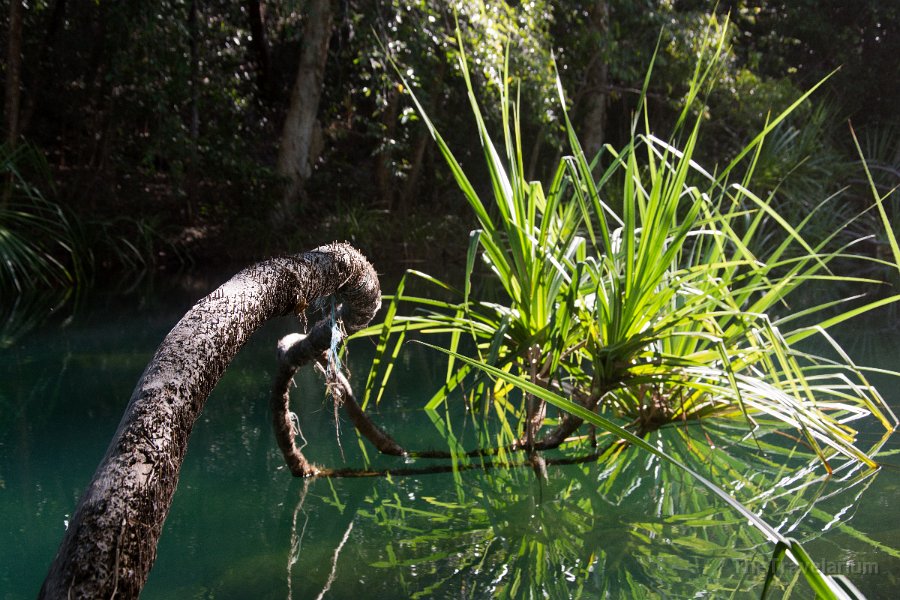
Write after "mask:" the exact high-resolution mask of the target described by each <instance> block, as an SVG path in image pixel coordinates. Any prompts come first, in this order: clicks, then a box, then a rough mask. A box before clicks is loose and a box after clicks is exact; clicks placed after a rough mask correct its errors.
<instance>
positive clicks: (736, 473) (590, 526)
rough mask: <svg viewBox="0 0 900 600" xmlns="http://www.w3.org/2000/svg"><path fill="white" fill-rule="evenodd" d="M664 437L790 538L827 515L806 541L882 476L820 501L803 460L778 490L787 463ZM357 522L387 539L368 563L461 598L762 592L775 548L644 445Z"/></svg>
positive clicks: (793, 579)
mask: <svg viewBox="0 0 900 600" xmlns="http://www.w3.org/2000/svg"><path fill="white" fill-rule="evenodd" d="M713 435H716V434H715V433H713ZM654 436H658V439H659V440H660V441H661V442H663V441H664V442H665V443H666V445H667V446H669V447H671V448H672V452H673V453H674V454H675V455H676V456H678V457H679V458H680V459H682V460H685V461H692V460H693V461H704V462H706V463H707V464H706V467H707V468H709V469H710V470H714V471H718V472H720V473H722V474H723V475H724V476H727V478H728V479H730V480H731V481H732V484H731V485H732V488H733V489H734V490H738V489H740V490H741V492H740V494H741V496H742V497H743V498H746V503H747V505H748V506H749V507H751V508H752V509H753V510H759V509H761V507H762V506H763V505H766V510H767V512H768V513H769V514H770V515H772V516H773V517H774V518H775V519H777V520H778V521H780V522H782V523H784V525H783V529H784V530H791V529H793V528H795V527H797V526H799V525H800V524H801V522H802V521H804V520H807V519H809V515H810V514H817V519H816V520H817V521H818V520H821V523H818V522H817V524H816V525H817V526H816V527H808V528H805V529H806V530H809V533H807V532H806V530H801V533H798V532H795V535H804V536H815V535H818V534H819V533H820V531H819V530H820V529H821V526H822V525H823V524H824V523H826V522H828V521H830V520H833V519H834V518H835V517H834V515H833V514H830V513H826V512H825V511H823V510H821V509H819V508H817V506H818V505H819V504H821V503H822V500H823V498H825V497H834V496H839V495H843V496H846V495H848V494H853V493H854V491H856V490H855V489H854V488H858V487H860V484H862V485H863V486H864V485H866V484H867V483H868V482H870V481H872V478H871V477H869V478H868V479H866V480H865V481H862V482H861V481H859V480H858V479H854V478H853V477H852V476H848V474H847V473H842V475H844V476H843V477H842V478H841V480H842V482H841V483H840V484H839V485H833V484H832V485H830V486H829V487H828V493H822V486H823V485H825V483H824V482H825V478H824V477H823V476H822V475H820V474H816V473H814V471H815V468H814V464H813V463H809V464H804V463H802V462H801V463H797V466H798V467H799V468H798V469H797V470H796V473H795V474H794V475H793V476H792V477H791V478H790V481H788V482H785V484H784V485H783V486H782V487H781V488H780V489H778V490H777V491H775V490H773V486H774V484H775V482H777V481H779V480H783V479H784V478H785V475H786V473H785V472H784V471H783V469H781V468H780V467H778V466H776V465H772V466H768V467H762V468H760V467H759V466H758V465H756V464H755V463H756V461H755V460H754V459H749V460H748V458H749V457H747V456H741V455H737V456H736V455H727V454H723V453H710V454H709V456H708V457H707V456H704V454H705V453H706V452H707V451H706V449H704V448H700V447H699V446H697V445H693V446H692V445H691V444H690V442H689V441H687V440H686V438H684V437H682V434H681V432H680V431H676V430H672V431H668V432H665V433H663V432H660V433H657V434H654ZM772 452H774V453H776V454H779V455H784V456H786V455H787V454H789V453H790V450H785V449H780V450H779V449H774V450H772ZM707 459H708V461H707ZM870 473H871V472H870ZM850 475H852V474H850ZM358 514H359V515H360V516H361V517H362V522H361V523H360V527H359V528H358V529H357V531H364V532H365V533H364V534H361V535H365V537H366V538H369V539H370V538H371V537H372V536H374V535H376V533H377V530H376V532H373V533H369V531H370V530H371V528H365V527H364V523H365V522H366V521H369V522H371V523H374V524H375V525H376V526H377V529H378V530H381V531H382V533H383V535H384V537H385V544H384V550H383V551H382V552H381V553H379V554H377V555H375V556H371V555H369V556H367V560H368V561H369V564H370V565H371V566H373V567H376V568H378V569H381V570H383V572H384V576H383V579H384V580H387V581H393V580H395V579H397V580H400V581H401V582H402V583H401V585H403V586H404V587H403V591H404V594H405V595H406V596H408V597H418V598H425V597H446V596H449V595H451V593H452V592H453V591H456V590H465V593H463V597H495V598H518V597H525V596H527V595H528V594H531V595H532V596H534V597H549V598H578V597H584V598H595V597H609V598H643V597H672V598H681V597H690V596H692V595H694V594H695V593H696V591H697V590H700V589H703V590H706V591H707V592H708V593H709V594H710V595H711V596H712V597H719V596H726V597H727V596H730V595H732V594H734V595H736V596H737V597H758V594H759V589H760V586H761V585H762V584H763V582H764V580H765V579H766V571H767V563H768V559H769V553H770V550H769V548H768V546H767V545H766V543H765V542H766V541H765V538H764V537H763V536H761V535H759V534H758V532H757V531H756V530H754V529H753V528H747V527H745V526H744V525H745V523H744V522H743V520H742V519H740V518H738V517H732V516H731V515H730V514H729V513H722V511H721V510H719V508H718V507H717V505H716V503H715V502H713V501H712V500H711V498H710V496H709V495H708V494H706V493H705V490H704V488H702V487H698V486H696V485H694V482H693V481H692V479H691V478H690V477H689V476H687V475H686V474H685V473H684V472H683V471H681V470H680V469H673V468H672V467H671V466H668V465H666V464H665V463H664V462H663V463H659V462H658V461H656V460H654V459H650V460H647V459H646V456H645V455H644V453H643V452H642V451H641V450H639V449H637V448H633V447H632V448H624V447H616V448H615V449H613V450H611V451H610V452H608V453H606V455H605V456H604V461H603V464H602V465H597V464H593V465H582V466H572V467H567V468H565V469H556V470H552V471H550V475H549V478H548V480H546V481H545V482H543V483H542V484H541V487H540V490H538V489H537V488H536V487H535V483H534V479H533V477H531V476H530V474H528V473H527V472H525V471H521V470H519V471H517V470H492V471H488V472H485V473H482V474H472V475H465V476H464V479H463V480H462V481H461V482H460V483H459V484H458V485H457V486H456V488H455V489H452V490H448V491H447V494H444V495H438V496H425V497H422V498H414V497H412V496H410V497H405V496H404V495H403V494H389V495H387V496H381V495H379V494H378V493H377V492H375V493H372V494H371V495H370V496H369V497H368V498H367V499H366V501H365V505H364V508H363V509H362V510H360V512H359V513H358ZM373 546H374V547H377V546H378V545H377V544H373ZM798 577H799V571H798V570H796V569H792V568H788V567H787V566H786V565H785V566H784V567H783V568H782V569H781V570H780V572H779V578H778V579H777V580H776V581H773V583H772V589H773V591H777V590H780V591H781V593H782V594H783V595H784V597H788V596H790V595H791V590H792V588H793V587H794V586H795V585H796V583H797V578H798ZM770 597H774V595H770Z"/></svg>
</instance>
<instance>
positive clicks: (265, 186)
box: [2, 0, 900, 268]
mask: <svg viewBox="0 0 900 600" xmlns="http://www.w3.org/2000/svg"><path fill="white" fill-rule="evenodd" d="M726 15H727V16H728V19H726V18H725V17H726ZM5 16H6V21H5V23H3V32H4V35H5V41H6V42H7V43H6V48H7V60H6V61H5V67H4V68H3V71H2V76H3V78H4V88H5V92H6V93H5V98H6V101H5V103H4V108H3V110H4V121H3V122H4V125H5V128H6V131H5V134H6V135H5V139H6V145H7V146H8V147H9V148H10V149H11V148H12V147H15V146H17V145H21V144H22V143H24V142H27V143H28V144H30V146H31V147H32V148H34V149H36V151H37V152H38V154H39V155H41V156H42V157H43V159H44V160H45V162H46V164H47V165H48V167H49V168H48V169H44V170H35V169H32V168H31V167H29V165H28V164H26V163H27V161H22V160H19V161H18V162H16V161H13V160H12V159H11V161H10V163H9V168H10V169H11V170H12V171H15V172H16V173H17V174H19V175H21V176H22V178H23V179H24V180H25V181H27V182H28V184H29V185H31V186H35V187H36V188H37V189H39V190H40V191H41V192H42V194H43V196H44V197H45V198H47V199H48V200H51V201H53V202H55V203H57V204H58V205H59V206H60V207H61V208H62V210H63V211H65V213H66V214H67V215H70V218H73V219H74V218H76V217H77V221H78V223H79V231H80V233H79V236H77V237H78V240H79V241H78V244H77V245H78V246H79V248H81V254H82V256H83V257H88V259H89V262H93V263H94V264H93V266H95V267H101V268H104V267H117V266H123V265H124V266H128V265H134V264H138V265H141V266H148V265H150V264H153V263H156V262H160V261H163V262H164V261H167V260H172V259H173V258H177V257H182V259H183V258H184V257H185V256H187V255H190V256H192V258H194V259H197V260H201V261H203V260H210V259H213V260H217V261H220V260H223V259H250V258H257V257H258V256H259V255H260V254H262V253H264V252H271V251H273V250H277V251H283V250H290V249H292V248H295V247H297V246H298V245H301V244H303V245H309V244H314V243H319V242H321V241H325V240H326V239H332V238H345V239H348V240H350V241H354V242H356V243H358V244H361V245H362V246H363V247H364V249H366V250H367V251H370V252H375V253H376V255H377V254H386V253H388V252H391V253H395V252H396V250H397V248H398V247H401V246H403V247H407V246H411V247H414V248H417V249H425V248H437V249H441V250H446V248H447V247H448V245H450V244H448V239H449V237H447V238H443V237H442V236H450V235H452V234H453V233H457V232H460V231H462V232H464V231H466V230H467V229H466V223H465V222H464V219H465V217H463V216H462V215H463V214H464V211H463V210H462V204H461V203H460V201H459V198H458V196H457V195H456V194H455V192H454V190H453V185H452V182H451V181H450V180H449V179H448V178H447V175H446V174H445V173H443V172H442V169H441V168H440V165H439V163H438V162H437V161H438V160H439V159H438V158H437V157H436V156H435V150H434V148H433V147H432V145H431V143H430V138H429V136H428V133H427V131H426V129H425V127H424V126H423V125H422V123H421V122H420V121H419V119H418V118H417V117H416V114H415V111H414V110H413V106H412V103H411V100H410V99H409V97H408V96H407V95H406V94H405V93H404V91H405V90H404V89H403V85H402V84H401V83H400V80H399V78H398V76H397V75H398V74H397V73H395V72H394V70H393V69H392V68H391V67H390V64H389V63H390V62H391V61H394V62H395V63H396V64H397V65H399V68H400V70H401V72H402V74H403V76H404V77H405V78H406V80H407V81H408V83H409V85H412V86H414V87H415V88H416V90H417V94H418V96H419V98H420V99H421V101H422V102H423V104H424V105H425V108H426V110H428V111H429V113H430V114H433V115H435V120H436V122H437V124H438V125H439V126H440V127H441V130H442V131H445V132H449V135H448V143H449V144H450V145H451V147H453V148H455V149H456V151H457V153H458V155H459V156H460V159H461V160H462V161H466V160H471V155H472V154H474V155H476V158H477V154H478V153H479V149H478V148H477V147H473V146H472V144H471V141H472V140H474V139H477V138H476V137H474V136H477V133H476V132H475V129H474V125H473V124H472V123H471V122H470V120H469V118H468V116H467V113H466V110H465V106H466V103H467V99H466V92H465V90H464V89H463V88H462V87H461V83H460V78H459V77H458V76H457V75H458V74H457V73H456V71H457V69H458V67H457V66H456V55H457V52H458V48H457V45H456V41H455V38H454V35H453V31H454V29H455V26H456V24H457V23H458V24H459V26H460V29H461V31H462V34H463V41H464V43H465V44H466V45H467V46H468V47H469V48H471V49H472V50H471V52H472V54H473V56H472V57H471V59H472V64H473V69H474V75H475V80H476V81H475V85H476V86H477V87H478V88H479V89H482V90H485V92H486V93H491V90H494V93H496V90H497V89H498V86H499V85H500V84H501V83H502V82H501V81H500V79H499V78H500V77H501V75H500V74H501V72H502V69H501V65H502V63H503V61H504V59H505V57H506V55H507V54H508V55H509V61H510V65H511V72H513V73H515V74H516V76H517V77H518V78H519V84H518V85H519V86H521V88H523V89H524V90H526V91H527V93H523V94H521V97H522V114H521V115H519V118H520V121H521V127H522V130H523V135H524V136H525V137H526V138H528V139H529V140H535V142H536V143H534V144H531V145H530V146H531V147H532V148H533V151H532V152H531V154H530V155H529V156H527V157H525V160H526V162H527V165H526V166H527V170H528V173H529V175H530V176H533V177H540V176H546V175H547V173H545V172H544V171H545V170H547V169H549V168H550V165H552V164H554V159H555V158H556V156H557V155H558V154H559V153H560V152H561V151H562V150H561V149H562V148H563V145H564V144H563V141H564V136H563V133H562V126H561V123H560V119H559V117H560V115H559V114H558V109H557V105H556V103H555V90H554V88H553V86H554V73H555V71H556V70H558V71H559V73H560V74H561V78H562V81H563V84H564V87H565V89H566V91H567V93H568V94H569V96H568V101H569V103H570V110H571V113H572V115H573V118H574V119H575V121H576V123H575V125H576V130H578V131H579V134H580V135H581V136H582V137H583V139H582V142H583V143H584V145H585V147H586V148H587V149H588V150H589V151H596V150H598V149H599V148H600V147H601V146H602V144H604V143H611V144H613V145H614V146H615V145H616V144H617V143H622V142H623V141H624V140H627V139H628V136H629V130H630V127H631V122H632V119H633V114H632V113H633V111H634V110H635V107H636V102H637V99H638V96H639V92H640V91H641V88H642V86H643V83H644V78H645V75H646V74H647V69H648V66H649V65H650V63H651V58H653V57H654V56H655V66H654V69H653V75H652V77H651V78H650V80H649V89H648V92H647V98H648V101H649V102H650V103H651V105H652V109H653V110H652V111H651V114H652V115H653V118H654V119H656V120H658V121H659V123H658V125H659V126H660V127H661V128H663V129H668V127H669V125H670V124H671V121H672V119H674V118H675V117H676V116H677V114H678V112H679V107H680V106H681V104H682V103H683V100H684V98H683V96H684V94H685V93H686V90H687V82H688V81H689V79H690V77H691V75H692V69H693V66H694V59H695V55H696V51H697V48H698V47H699V45H700V44H701V43H702V39H701V37H702V35H703V31H705V29H706V27H707V26H708V24H709V23H710V22H712V23H715V24H718V26H719V27H728V31H727V36H728V42H729V47H728V49H727V60H725V61H723V63H722V64H723V67H722V68H721V70H720V72H719V73H717V74H716V78H717V81H718V85H717V86H716V88H715V91H714V92H713V93H712V94H711V95H710V96H709V98H707V102H706V103H707V106H708V107H709V112H710V114H711V115H712V117H711V119H710V121H711V123H710V124H709V126H708V127H706V129H705V131H706V134H705V136H704V138H703V139H702V140H701V141H700V144H701V146H702V148H703V152H704V155H705V157H706V160H707V162H709V163H716V162H721V161H725V160H727V159H728V158H729V155H730V154H731V153H733V152H735V151H736V149H738V148H741V147H743V145H744V144H745V143H746V142H747V141H748V136H750V135H751V133H752V132H754V131H757V130H758V129H759V127H760V125H761V124H762V123H763V122H764V121H765V119H766V118H767V115H768V114H769V112H770V111H776V112H777V111H779V110H781V109H783V108H784V107H785V106H787V105H788V104H789V103H790V102H791V101H793V99H795V98H797V97H798V96H799V95H800V93H801V92H802V91H803V90H805V89H808V88H809V87H810V86H812V85H813V84H815V83H816V82H818V81H819V80H821V79H822V78H823V77H826V76H828V75H829V74H831V73H832V72H833V71H835V69H839V70H838V71H837V72H836V73H835V74H834V75H832V76H831V78H830V79H829V80H828V82H827V83H826V86H825V92H824V93H822V94H820V95H817V96H816V97H815V98H814V100H813V101H812V102H811V103H809V104H810V106H809V108H807V109H806V110H804V111H799V112H798V113H797V115H798V116H797V117H796V118H795V120H794V121H793V122H792V123H791V124H788V125H786V126H785V127H786V128H788V127H793V128H794V130H796V131H803V130H809V131H810V133H809V134H808V135H807V136H806V137H805V138H804V137H802V136H800V137H795V139H796V140H799V141H805V142H807V144H806V145H805V146H804V145H802V144H800V145H799V147H798V148H797V149H796V151H795V152H794V153H793V154H790V156H788V157H787V158H781V159H777V160H776V159H774V158H773V163H772V164H769V165H765V166H764V168H761V169H758V170H757V172H758V173H759V174H760V176H762V175H766V176H768V177H769V178H770V179H771V186H776V185H780V184H782V183H783V179H784V176H785V175H786V174H787V173H789V172H794V173H795V174H796V173H797V171H798V165H801V164H805V165H806V166H805V167H804V168H803V169H799V171H800V175H803V174H804V173H806V181H807V182H819V181H821V173H822V172H823V170H828V171H829V172H832V173H838V172H841V169H840V168H838V167H839V166H840V165H841V164H844V163H846V162H847V160H848V158H847V156H850V159H852V158H853V154H852V152H850V150H852V146H851V145H850V143H849V135H848V134H847V129H846V126H845V122H846V121H847V120H848V119H851V120H852V122H853V124H854V127H856V129H857V130H859V131H863V132H869V133H867V134H865V136H864V137H866V136H867V137H866V139H869V140H871V146H872V152H873V153H876V154H880V156H879V157H877V158H879V159H882V160H884V161H885V163H886V164H890V165H893V167H894V168H895V167H896V162H897V156H896V151H897V148H896V144H895V143H894V144H893V145H892V143H891V142H890V139H891V137H892V136H890V135H884V133H883V132H886V131H887V132H889V131H894V130H896V128H897V127H898V126H900V113H898V109H897V107H898V106H900V88H898V85H900V84H898V79H900V78H898V77H896V76H895V74H896V58H895V57H896V56H897V55H898V51H900V48H898V44H900V41H898V40H900V36H898V28H900V8H898V7H897V5H896V3H895V2H892V1H890V0H862V1H860V2H853V3H850V2H846V1H844V0H829V1H827V2H811V1H802V2H771V1H761V0H753V1H747V0H735V1H728V2H721V1H720V2H712V1H707V0H682V1H671V0H641V1H640V2H625V1H622V0H565V1H563V2H546V1H544V0H533V1H530V2H517V1H503V0H482V1H479V2H459V1H450V0H445V1H435V2H422V1H415V0H379V1H378V2H358V1H354V0H351V1H350V2H341V3H337V2H333V1H331V0H319V1H317V2H280V3H273V2H265V1H262V0H248V1H244V2H240V3H234V2H219V1H215V0H206V1H202V0H165V1H164V2H160V3H154V4H152V5H151V4H146V3H133V2H106V1H101V2H91V1H87V0H81V1H79V0H39V1H37V2H33V3H27V4H25V3H21V2H19V1H18V0H16V1H13V2H10V8H9V11H8V13H7V14H6V15H5ZM726 23H727V25H726ZM813 104H815V105H818V106H820V107H821V106H824V107H826V108H825V109H821V110H825V113H824V114H818V116H817V113H816V110H814V109H813ZM301 109H302V111H301ZM826 109H827V110H826ZM490 110H491V109H490V108H489V110H488V115H487V118H488V119H498V118H499V109H495V111H494V112H495V114H492V113H491V112H490ZM292 111H293V112H292ZM297 111H300V112H304V114H305V116H303V117H297V118H302V119H305V121H303V123H304V124H303V125H302V127H301V129H299V130H298V129H296V128H294V129H291V128H290V127H289V123H291V122H293V119H294V117H292V116H291V115H292V114H294V113H295V112H297ZM298 123H299V121H298ZM298 131H301V132H302V134H301V133H298ZM879 132H880V133H879ZM297 144H301V145H302V146H303V148H301V150H302V152H301V153H300V156H299V157H297V156H293V157H290V156H287V154H288V149H289V148H290V147H293V146H296V145H297ZM832 150H833V151H832ZM814 151H815V154H816V157H814V158H819V159H820V161H819V162H821V161H822V160H824V161H831V163H829V165H825V166H823V165H821V164H820V165H818V167H817V168H818V170H811V169H813V166H815V165H814V163H816V161H815V160H814V161H810V160H809V159H810V153H811V152H814ZM10 155H11V156H15V155H13V154H12V153H10ZM291 161H294V162H296V161H300V162H302V163H303V164H299V163H298V164H296V165H294V166H293V167H292V166H290V164H291ZM779 161H780V162H779ZM804 169H806V171H804ZM834 178H836V176H835V177H832V179H834ZM11 181H12V180H11V179H9V178H7V183H8V184H9V185H11V184H10V183H9V182H11ZM802 181H803V178H802V177H801V183H802ZM53 183H55V185H52V184H53ZM798 185H799V184H798ZM9 196H10V193H9V192H6V193H5V194H4V198H5V199H7V200H5V201H8V198H9ZM285 209H287V210H285ZM309 218H315V219H318V220H320V222H321V223H322V224H323V226H322V227H320V228H317V230H316V231H309V230H307V229H303V228H298V227H297V224H298V223H300V222H306V220H307V219H309ZM388 222H398V223H403V224H404V226H403V227H398V228H396V230H397V232H398V233H396V234H389V233H388V234H385V233H383V232H381V230H382V229H384V228H383V227H382V226H383V225H384V224H385V223H388ZM273 223H275V224H276V227H272V224H273ZM376 231H377V232H381V233H380V242H379V244H378V247H377V248H375V247H373V242H372V239H373V238H374V237H375V235H373V233H374V232H376Z"/></svg>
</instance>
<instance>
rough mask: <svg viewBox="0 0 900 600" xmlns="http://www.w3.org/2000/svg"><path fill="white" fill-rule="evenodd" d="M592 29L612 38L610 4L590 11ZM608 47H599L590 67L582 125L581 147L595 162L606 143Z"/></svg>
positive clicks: (604, 2) (601, 1)
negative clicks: (606, 51) (606, 49)
mask: <svg viewBox="0 0 900 600" xmlns="http://www.w3.org/2000/svg"><path fill="white" fill-rule="evenodd" d="M590 17H591V25H592V27H593V29H594V33H595V35H596V36H597V37H598V38H599V39H601V40H603V39H604V38H605V37H606V36H607V35H608V34H609V5H608V4H607V0H596V1H595V2H594V4H593V6H592V7H591V9H590ZM604 46H605V44H603V45H600V48H601V49H600V50H598V51H597V52H596V53H595V54H594V56H593V57H592V58H591V62H590V64H589V65H588V72H587V82H586V87H587V89H586V94H585V96H584V97H585V104H586V106H585V112H584V119H583V121H582V124H581V132H582V133H581V135H582V144H583V146H584V152H585V156H586V157H587V159H588V160H592V159H593V158H594V157H595V156H596V155H597V153H599V152H600V149H601V148H603V143H604V142H605V141H606V103H607V96H608V95H607V92H606V88H607V85H608V83H609V64H608V61H607V57H606V53H605V52H604V51H603V49H602V48H603V47H604Z"/></svg>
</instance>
